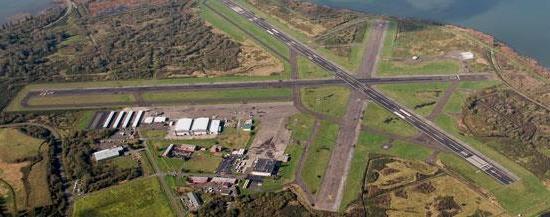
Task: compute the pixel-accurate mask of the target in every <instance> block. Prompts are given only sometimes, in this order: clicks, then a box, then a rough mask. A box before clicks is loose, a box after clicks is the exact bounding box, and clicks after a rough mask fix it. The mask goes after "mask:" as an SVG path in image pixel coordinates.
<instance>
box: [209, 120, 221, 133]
mask: <svg viewBox="0 0 550 217" xmlns="http://www.w3.org/2000/svg"><path fill="white" fill-rule="evenodd" d="M208 131H209V132H208V133H209V134H212V135H218V133H220V131H221V121H220V120H212V121H211V122H210V127H209V129H208Z"/></svg>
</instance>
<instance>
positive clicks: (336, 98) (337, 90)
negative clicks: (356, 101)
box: [301, 86, 350, 117]
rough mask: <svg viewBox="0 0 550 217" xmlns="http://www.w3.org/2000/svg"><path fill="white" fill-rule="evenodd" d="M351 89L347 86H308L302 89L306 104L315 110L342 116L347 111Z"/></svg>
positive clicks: (303, 99)
mask: <svg viewBox="0 0 550 217" xmlns="http://www.w3.org/2000/svg"><path fill="white" fill-rule="evenodd" d="M349 95H350V90H349V89H348V88H346V87H339V86H327V87H306V88H303V89H302V91H301V97H302V101H303V103H304V106H305V107H306V108H308V109H311V110H313V111H315V112H319V113H322V114H326V115H330V116H333V117H342V116H343V115H344V113H345V112H346V106H347V104H348V98H349Z"/></svg>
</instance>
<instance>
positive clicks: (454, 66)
mask: <svg viewBox="0 0 550 217" xmlns="http://www.w3.org/2000/svg"><path fill="white" fill-rule="evenodd" d="M459 69H460V65H459V63H458V62H457V61H454V60H441V61H428V62H423V63H418V64H406V63H402V62H396V61H390V60H384V61H381V62H380V64H379V65H378V70H377V72H376V74H377V75H379V76H396V75H450V74H456V73H458V70H459Z"/></svg>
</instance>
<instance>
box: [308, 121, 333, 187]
mask: <svg viewBox="0 0 550 217" xmlns="http://www.w3.org/2000/svg"><path fill="white" fill-rule="evenodd" d="M338 130H339V127H338V125H336V124H332V123H329V122H327V121H322V122H321V126H320V128H319V132H318V133H317V135H316V137H315V138H314V139H313V143H312V144H311V145H310V147H309V151H308V152H307V153H306V160H305V162H304V168H305V169H304V171H302V178H303V180H304V182H305V184H306V186H307V190H308V191H309V192H310V193H312V194H315V193H316V192H317V191H318V190H319V187H320V186H321V180H323V176H324V175H325V170H326V168H327V166H328V163H329V160H330V155H331V153H332V148H333V147H334V146H335V143H336V137H337V136H338Z"/></svg>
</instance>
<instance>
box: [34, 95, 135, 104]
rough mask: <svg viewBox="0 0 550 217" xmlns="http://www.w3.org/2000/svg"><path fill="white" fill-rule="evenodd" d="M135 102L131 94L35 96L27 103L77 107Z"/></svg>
mask: <svg viewBox="0 0 550 217" xmlns="http://www.w3.org/2000/svg"><path fill="white" fill-rule="evenodd" d="M135 101H136V99H135V97H134V96H133V95H131V94H86V95H68V96H56V95H50V96H37V97H32V98H31V99H29V101H28V103H29V105H31V106H79V105H82V104H86V105H90V104H98V103H121V104H127V103H132V102H135Z"/></svg>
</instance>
